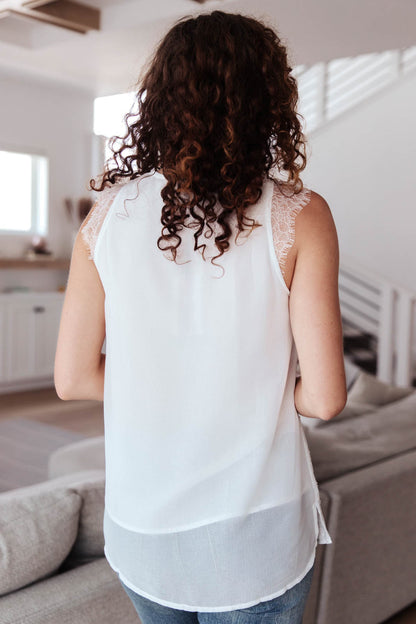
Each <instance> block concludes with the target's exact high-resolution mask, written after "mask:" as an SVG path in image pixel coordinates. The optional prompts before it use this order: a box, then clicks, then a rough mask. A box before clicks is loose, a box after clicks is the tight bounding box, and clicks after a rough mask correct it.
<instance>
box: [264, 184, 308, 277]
mask: <svg viewBox="0 0 416 624" xmlns="http://www.w3.org/2000/svg"><path fill="white" fill-rule="evenodd" d="M310 197H311V190H310V189H309V188H306V187H304V188H303V189H302V190H301V191H300V193H297V194H293V195H291V196H287V195H284V193H283V192H282V191H281V189H280V185H279V184H274V188H273V195H272V205H271V225H272V233H273V246H274V250H275V252H276V257H277V260H278V262H279V265H280V269H281V272H282V275H283V277H284V276H285V272H286V260H287V256H288V253H289V251H290V249H291V247H292V245H293V243H294V240H295V219H296V217H297V215H298V214H299V212H300V211H301V210H302V208H303V207H304V206H306V205H307V204H308V203H309V201H310Z"/></svg>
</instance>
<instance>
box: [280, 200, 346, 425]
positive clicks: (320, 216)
mask: <svg viewBox="0 0 416 624" xmlns="http://www.w3.org/2000/svg"><path fill="white" fill-rule="evenodd" d="M294 245H295V252H296V264H295V271H294V274H293V279H292V284H291V290H290V297H289V310H290V321H291V325H292V331H293V337H294V340H295V345H296V350H297V353H298V358H299V367H300V374H301V377H300V379H299V380H298V382H297V384H296V387H295V407H296V410H297V411H298V412H299V413H300V414H302V415H303V416H311V417H314V418H321V419H323V420H329V419H330V418H332V417H333V416H336V415H337V414H338V413H339V412H340V411H341V410H342V409H343V408H344V406H345V403H346V400H347V389H346V379H345V368H344V353H343V339H342V321H341V311H340V305H339V295H338V271H339V249H338V237H337V232H336V228H335V223H334V220H333V217H332V214H331V211H330V208H329V206H328V204H327V202H326V201H325V199H324V198H323V197H322V196H321V195H319V194H318V193H315V192H314V191H312V192H311V200H310V202H309V204H308V205H307V206H305V207H304V208H303V209H302V210H301V212H300V213H299V214H298V215H297V217H296V229H295V243H294Z"/></svg>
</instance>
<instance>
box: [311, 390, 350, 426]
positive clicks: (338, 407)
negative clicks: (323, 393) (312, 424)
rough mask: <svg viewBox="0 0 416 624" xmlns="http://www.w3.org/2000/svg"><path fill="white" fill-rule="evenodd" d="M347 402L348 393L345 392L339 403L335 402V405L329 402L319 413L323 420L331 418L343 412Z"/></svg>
mask: <svg viewBox="0 0 416 624" xmlns="http://www.w3.org/2000/svg"><path fill="white" fill-rule="evenodd" d="M346 404H347V393H346V392H345V394H344V395H343V396H342V397H341V398H340V400H339V401H338V402H337V403H334V404H333V405H329V404H327V405H325V406H323V407H322V409H321V410H320V412H319V414H318V417H319V418H321V419H322V420H331V418H334V417H335V416H338V414H339V413H340V412H342V410H343V409H344V407H345V406H346Z"/></svg>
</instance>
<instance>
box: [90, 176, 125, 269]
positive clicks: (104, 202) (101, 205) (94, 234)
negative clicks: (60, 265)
mask: <svg viewBox="0 0 416 624" xmlns="http://www.w3.org/2000/svg"><path fill="white" fill-rule="evenodd" d="M129 181H130V180H128V179H127V180H126V181H124V180H123V181H121V182H117V183H115V184H112V185H111V186H110V185H109V186H105V187H104V188H103V190H102V191H99V192H98V194H97V197H96V198H95V200H94V204H93V205H92V207H91V210H90V211H89V213H88V214H87V216H86V217H85V219H84V221H83V222H82V223H81V226H80V229H79V231H80V234H81V236H82V240H83V242H84V245H85V247H86V250H87V253H88V258H89V259H90V260H92V259H93V257H94V249H95V243H96V241H97V238H98V235H99V232H100V230H101V226H102V224H103V222H104V219H105V217H106V215H107V213H108V211H109V209H110V207H111V205H112V203H113V201H114V199H115V197H116V195H117V194H118V192H119V191H120V189H121V188H123V187H125V186H126V184H128V182H129Z"/></svg>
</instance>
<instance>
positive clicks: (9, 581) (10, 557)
mask: <svg viewBox="0 0 416 624" xmlns="http://www.w3.org/2000/svg"><path fill="white" fill-rule="evenodd" d="M81 504H82V499H81V496H80V495H79V494H78V493H77V492H75V491H71V490H68V489H55V488H52V489H45V488H43V487H41V488H39V487H38V485H37V484H35V485H31V486H28V487H24V488H18V489H16V490H10V491H7V492H2V493H1V495H0V595H3V594H7V593H9V592H12V591H15V590H16V589H19V588H21V587H24V586H25V585H28V584H30V583H32V582H34V581H37V580H39V579H41V578H43V577H47V576H49V575H51V574H53V573H54V572H56V571H57V570H58V568H59V566H60V565H61V563H62V562H63V561H64V559H65V557H66V556H67V555H68V553H69V552H70V550H71V548H72V546H73V544H74V542H75V539H76V536H77V532H78V520H79V512H80V509H81Z"/></svg>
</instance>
